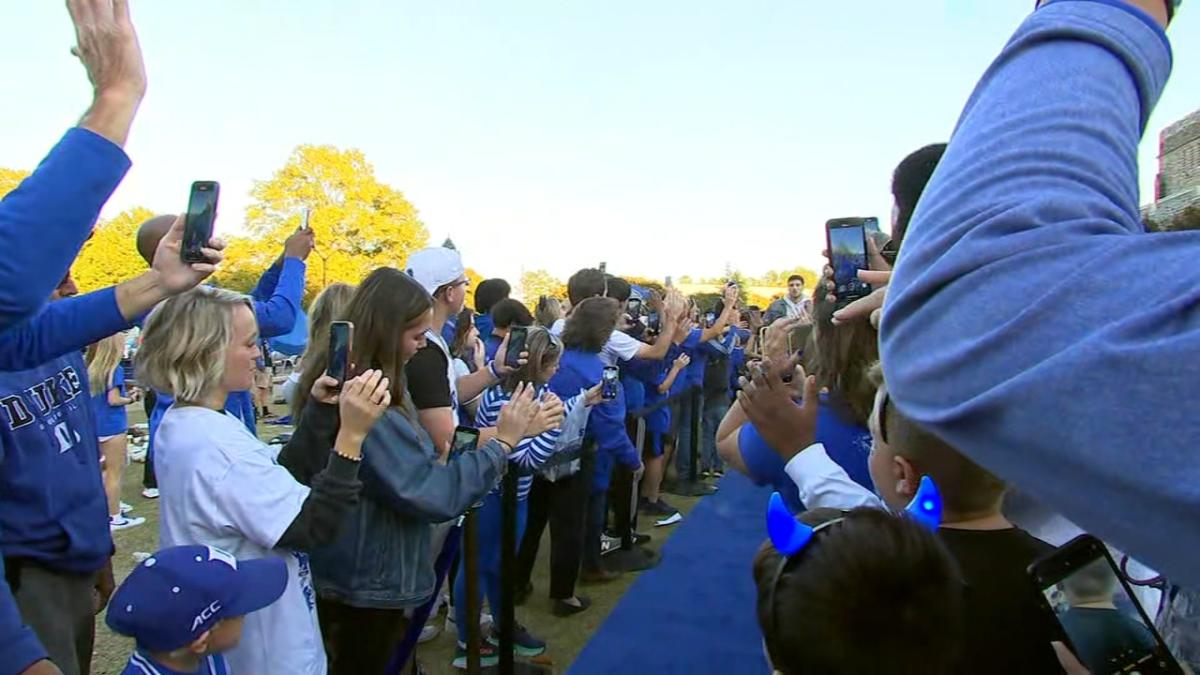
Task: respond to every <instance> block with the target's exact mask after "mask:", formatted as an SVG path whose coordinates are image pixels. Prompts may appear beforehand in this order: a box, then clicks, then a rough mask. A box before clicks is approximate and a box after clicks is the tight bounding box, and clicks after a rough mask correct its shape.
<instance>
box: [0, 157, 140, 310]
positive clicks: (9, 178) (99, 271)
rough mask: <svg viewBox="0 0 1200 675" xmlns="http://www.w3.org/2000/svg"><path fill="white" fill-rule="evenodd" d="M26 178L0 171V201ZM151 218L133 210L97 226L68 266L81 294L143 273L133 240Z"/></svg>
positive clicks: (17, 171) (16, 171) (22, 173)
mask: <svg viewBox="0 0 1200 675" xmlns="http://www.w3.org/2000/svg"><path fill="white" fill-rule="evenodd" d="M28 175H29V172H28V171H23V170H20V169H3V168H0V197H3V196H4V195H6V194H8V193H9V192H11V191H12V190H13V189H14V188H16V187H17V186H18V185H20V184H21V181H23V180H25V178H26V177H27V176H28ZM152 217H154V213H153V212H152V211H150V210H149V209H146V208H143V207H141V206H135V207H133V208H131V209H128V210H126V211H122V212H121V213H118V214H117V215H116V217H114V218H112V219H111V220H101V221H100V222H99V223H97V224H96V227H95V229H94V230H93V231H92V238H91V239H89V240H88V241H87V242H86V243H85V244H84V245H83V250H82V251H80V253H79V257H78V258H76V259H75V262H74V263H73V264H72V265H71V275H72V276H73V277H74V278H75V284H76V285H78V286H79V291H80V292H81V293H88V292H91V291H95V290H99V289H101V288H105V287H107V286H113V285H116V284H119V283H121V282H122V281H126V280H128V279H132V278H133V277H136V276H137V275H139V274H141V273H142V272H144V271H146V263H145V262H144V261H143V260H142V258H141V256H139V255H138V252H137V245H136V237H137V228H138V226H139V225H141V224H142V222H143V221H145V220H146V219H148V218H152Z"/></svg>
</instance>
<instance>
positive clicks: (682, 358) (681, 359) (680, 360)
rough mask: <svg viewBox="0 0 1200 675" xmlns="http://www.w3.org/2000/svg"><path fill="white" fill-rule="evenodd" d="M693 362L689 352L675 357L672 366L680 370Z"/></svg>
mask: <svg viewBox="0 0 1200 675" xmlns="http://www.w3.org/2000/svg"><path fill="white" fill-rule="evenodd" d="M691 363H692V357H690V356H688V355H687V354H680V355H679V356H677V357H675V362H674V363H672V364H671V367H672V368H674V369H675V370H677V371H679V370H683V369H684V368H687V367H688V366H689V365H691Z"/></svg>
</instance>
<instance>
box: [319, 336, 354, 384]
mask: <svg viewBox="0 0 1200 675" xmlns="http://www.w3.org/2000/svg"><path fill="white" fill-rule="evenodd" d="M353 343H354V324H352V323H350V322H349V321H334V322H333V323H331V324H329V366H328V367H326V369H325V374H326V375H328V376H330V377H332V378H333V379H335V380H337V382H338V387H339V388H340V387H341V386H342V384H344V383H345V382H346V380H347V379H349V378H350V375H351V373H350V345H352V344H353Z"/></svg>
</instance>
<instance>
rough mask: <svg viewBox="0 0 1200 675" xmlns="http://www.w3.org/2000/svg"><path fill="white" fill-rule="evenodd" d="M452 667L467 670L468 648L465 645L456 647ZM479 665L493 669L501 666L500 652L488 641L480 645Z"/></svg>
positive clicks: (461, 644) (459, 644) (460, 644)
mask: <svg viewBox="0 0 1200 675" xmlns="http://www.w3.org/2000/svg"><path fill="white" fill-rule="evenodd" d="M450 665H452V666H454V667H455V668H457V669H459V670H466V669H467V646H466V645H464V644H463V643H461V642H460V643H458V644H457V645H456V646H455V647H454V660H453V661H451V662H450ZM479 665H480V667H482V668H491V667H494V666H498V665H500V650H498V649H496V648H495V647H493V646H492V645H491V644H489V643H488V641H487V640H485V641H484V642H483V644H481V645H479Z"/></svg>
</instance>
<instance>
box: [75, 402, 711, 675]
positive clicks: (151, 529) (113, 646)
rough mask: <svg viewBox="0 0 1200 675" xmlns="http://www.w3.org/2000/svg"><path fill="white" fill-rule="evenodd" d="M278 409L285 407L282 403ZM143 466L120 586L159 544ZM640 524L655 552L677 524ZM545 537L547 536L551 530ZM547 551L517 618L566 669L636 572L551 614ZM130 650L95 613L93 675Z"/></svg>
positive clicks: (263, 430) (110, 670)
mask: <svg viewBox="0 0 1200 675" xmlns="http://www.w3.org/2000/svg"><path fill="white" fill-rule="evenodd" d="M277 408H278V409H281V407H277ZM129 422H130V424H131V425H132V424H137V423H140V422H145V415H144V414H143V413H142V409H141V404H136V405H134V406H131V407H130V408H129ZM290 431H291V428H290V427H282V426H271V425H260V427H259V437H260V438H262V439H264V440H268V439H270V438H273V437H274V436H277V435H279V434H281V433H285V432H290ZM142 469H143V466H142V464H140V463H137V462H134V463H131V464H130V465H129V466H128V467H126V469H125V474H124V482H123V483H122V494H123V499H124V500H125V501H126V502H128V503H129V504H132V505H133V512H132V513H130V516H131V517H133V516H140V517H144V518H145V519H146V522H145V524H143V525H141V526H138V527H134V528H130V529H126V530H122V531H120V532H116V533H114V535H113V539H114V540H115V541H116V546H117V552H116V554H115V555H114V557H113V568H114V572H115V574H116V578H117V583H118V584H120V583H121V581H122V580H123V579H124V578H125V576H126V575H128V574H129V571H130V570H131V569H132V568H133V566H134V565H135V564H136V563H135V561H134V558H133V555H134V553H135V552H139V551H141V552H147V553H152V552H154V551H155V550H157V548H158V504H157V502H156V501H154V500H150V499H145V498H144V497H142V494H141V490H142ZM696 501H697V500H695V499H688V498H684V497H672V498H671V503H672V504H674V505H675V506H677V507H678V508H679V509H680V510H681V511H683V512H684V513H685V514H686V513H687V512H688V511H691V509H692V507H693V506H694V505H695V502H696ZM641 522H642V525H641V528H642V530H643V531H646V532H648V533H649V534H651V535H652V536H653V537H654V539H653V541H651V542H650V544H649V546H650V547H651V548H654V549H656V550H658V549H661V547H662V545H663V542H664V540H665V539H666V537H667V536H669V535H670V533H671V531H672V530H673V529H674V527H675V526H668V527H662V528H652V527H650V525H649V524H647V523H648V521H647V520H646V519H645V518H643V519H642V521H641ZM546 536H547V538H548V537H549V533H548V532H547V535H546ZM549 552H550V545H549V542H548V541H543V543H542V547H541V549H540V556H539V559H538V564H537V567H536V568H535V569H534V575H533V584H534V595H533V596H531V597H530V599H529V600H528V601H527V602H526V603H525V605H524V606H522V607H518V608H517V620H518V621H520V622H522V623H524V624H525V625H526V626H528V628H529V630H530V631H531V632H532V633H533V634H535V635H537V636H539V637H541V638H543V639H545V640H546V641H547V642H548V643H549V646H550V648H549V650H548V651H547V656H548V657H549V659H551V660H552V661H553V663H554V667H555V670H556V671H558V672H563V671H565V670H566V668H567V667H568V666H569V665H570V664H571V662H572V661H574V660H575V657H576V656H577V655H578V654H579V652H580V651H581V650H582V649H583V647H584V645H585V644H587V641H588V638H589V637H590V636H591V635H592V633H594V632H595V630H596V629H597V627H599V625H600V623H601V622H603V621H604V619H605V617H607V616H608V613H609V612H610V611H611V610H612V608H613V606H615V605H616V603H617V601H618V600H619V599H620V598H621V596H622V595H623V594H624V593H625V591H626V590H627V589H628V588H629V586H630V584H632V583H633V581H634V579H635V577H636V574H626V575H625V576H623V577H622V578H620V579H618V580H616V581H613V582H611V583H608V584H604V585H600V586H580V588H579V592H580V593H582V594H584V595H587V596H589V597H590V598H591V599H592V603H593V604H592V607H591V609H589V610H588V611H586V612H584V613H582V614H576V615H575V616H572V617H569V618H566V619H560V618H557V617H555V616H554V615H552V614H551V613H550V601H549V600H548V599H547V598H546V590H547V587H548V583H549V574H548V570H547V564H548V557H549ZM485 604H486V603H485ZM444 620H445V614H444V613H443V614H441V615H438V616H437V617H434V618H431V619H430V621H436V622H437V623H438V625H442V624H443V622H444ZM132 649H133V642H132V640H128V639H126V638H124V637H121V636H119V635H116V634H114V633H113V632H112V631H110V630H109V629H108V626H107V625H106V624H105V623H104V621H103V617H102V616H101V617H97V621H96V650H95V656H94V658H93V660H92V673H94V674H95V675H116V674H117V673H120V672H121V669H122V668H124V666H125V662H126V660H127V659H128V657H129V653H130V651H131V650H132ZM453 653H454V638H453V637H452V636H450V635H447V634H446V633H444V632H443V634H442V635H439V636H438V637H437V639H435V640H433V641H432V642H429V643H427V644H424V645H421V646H420V648H419V650H418V655H419V658H420V659H421V661H422V663H423V664H424V665H425V669H426V670H427V671H428V672H430V673H457V672H460V671H457V670H455V669H454V668H452V667H451V666H450V660H451V657H452V656H453ZM264 675H265V674H264ZM364 675H369V674H364Z"/></svg>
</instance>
